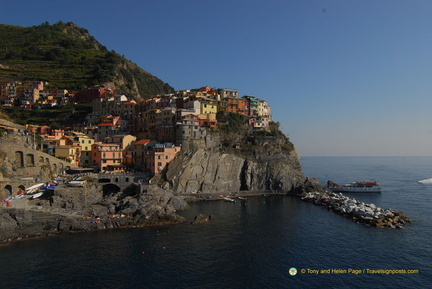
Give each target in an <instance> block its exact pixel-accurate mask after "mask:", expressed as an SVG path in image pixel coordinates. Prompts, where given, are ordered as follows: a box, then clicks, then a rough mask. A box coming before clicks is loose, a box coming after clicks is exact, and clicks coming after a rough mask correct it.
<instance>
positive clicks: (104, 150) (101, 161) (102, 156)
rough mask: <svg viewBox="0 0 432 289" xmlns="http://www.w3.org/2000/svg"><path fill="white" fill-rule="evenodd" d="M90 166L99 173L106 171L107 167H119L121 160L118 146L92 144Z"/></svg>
mask: <svg viewBox="0 0 432 289" xmlns="http://www.w3.org/2000/svg"><path fill="white" fill-rule="evenodd" d="M91 158H92V165H93V166H94V167H96V168H98V169H99V170H100V171H106V170H108V166H112V165H114V166H119V165H121V163H122V160H123V154H122V150H121V148H120V145H119V144H115V143H111V144H104V143H99V142H98V143H94V144H93V145H92V150H91Z"/></svg>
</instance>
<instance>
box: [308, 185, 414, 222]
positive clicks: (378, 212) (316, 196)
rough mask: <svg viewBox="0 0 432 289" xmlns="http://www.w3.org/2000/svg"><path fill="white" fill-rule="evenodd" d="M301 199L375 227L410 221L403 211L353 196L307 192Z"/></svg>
mask: <svg viewBox="0 0 432 289" xmlns="http://www.w3.org/2000/svg"><path fill="white" fill-rule="evenodd" d="M302 200H303V201H306V202H309V203H312V204H315V205H319V206H323V207H327V209H329V210H331V211H333V212H335V213H337V214H340V215H343V216H345V217H347V218H351V219H352V220H353V221H355V222H357V223H363V224H366V225H370V226H375V227H390V228H401V227H402V226H403V225H404V224H406V223H408V222H411V220H410V219H409V218H408V217H407V216H405V214H404V213H402V212H400V211H396V210H393V209H387V210H385V209H382V208H380V207H377V206H375V205H374V204H366V203H363V202H361V201H358V200H356V199H354V198H352V199H351V198H348V197H347V196H345V195H343V194H341V193H339V194H337V193H332V192H308V193H305V194H304V195H303V196H302Z"/></svg>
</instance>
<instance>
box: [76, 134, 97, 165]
mask: <svg viewBox="0 0 432 289" xmlns="http://www.w3.org/2000/svg"><path fill="white" fill-rule="evenodd" d="M78 141H79V144H80V146H81V158H80V164H81V166H83V167H87V166H90V165H91V150H92V145H93V144H94V142H95V141H94V139H92V138H89V137H87V136H81V137H78Z"/></svg>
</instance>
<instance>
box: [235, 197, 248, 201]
mask: <svg viewBox="0 0 432 289" xmlns="http://www.w3.org/2000/svg"><path fill="white" fill-rule="evenodd" d="M237 198H238V199H239V200H242V201H246V200H247V198H246V197H237Z"/></svg>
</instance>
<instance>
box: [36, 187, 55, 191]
mask: <svg viewBox="0 0 432 289" xmlns="http://www.w3.org/2000/svg"><path fill="white" fill-rule="evenodd" d="M55 188H56V186H42V187H40V188H39V190H41V191H43V190H54V189H55Z"/></svg>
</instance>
